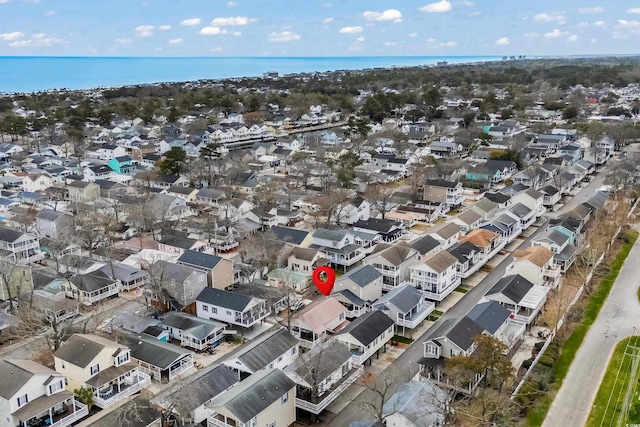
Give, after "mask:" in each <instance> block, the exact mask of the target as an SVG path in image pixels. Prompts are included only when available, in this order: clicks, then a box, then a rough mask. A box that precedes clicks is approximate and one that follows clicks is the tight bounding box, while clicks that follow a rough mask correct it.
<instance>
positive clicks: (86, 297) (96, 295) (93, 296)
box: [82, 285, 119, 305]
mask: <svg viewBox="0 0 640 427" xmlns="http://www.w3.org/2000/svg"><path fill="white" fill-rule="evenodd" d="M82 294H83V296H82V303H83V304H84V305H92V304H95V303H96V302H98V301H102V300H103V299H106V298H109V297H112V296H114V295H118V294H119V290H118V287H117V286H116V285H113V286H109V287H106V288H102V289H99V290H97V291H94V292H91V293H89V292H82Z"/></svg>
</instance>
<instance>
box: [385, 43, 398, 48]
mask: <svg viewBox="0 0 640 427" xmlns="http://www.w3.org/2000/svg"><path fill="white" fill-rule="evenodd" d="M384 45H385V46H389V47H395V46H398V43H397V42H384Z"/></svg>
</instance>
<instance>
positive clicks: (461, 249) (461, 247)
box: [447, 242, 480, 264]
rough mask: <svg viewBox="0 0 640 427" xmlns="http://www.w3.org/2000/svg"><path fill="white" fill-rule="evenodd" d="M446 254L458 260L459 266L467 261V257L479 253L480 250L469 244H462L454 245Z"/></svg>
mask: <svg viewBox="0 0 640 427" xmlns="http://www.w3.org/2000/svg"><path fill="white" fill-rule="evenodd" d="M447 252H449V253H450V254H451V255H453V256H454V257H456V258H458V261H459V262H460V263H461V264H464V263H465V262H467V261H469V257H470V256H471V254H472V253H474V252H476V253H477V252H480V249H479V248H478V247H477V246H476V245H474V244H473V243H471V242H462V243H456V244H455V245H453V246H451V247H450V248H449V249H447Z"/></svg>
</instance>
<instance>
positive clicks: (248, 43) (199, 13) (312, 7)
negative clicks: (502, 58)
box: [0, 0, 640, 56]
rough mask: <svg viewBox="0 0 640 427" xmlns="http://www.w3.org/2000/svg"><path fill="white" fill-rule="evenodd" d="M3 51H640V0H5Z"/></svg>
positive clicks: (0, 31) (1, 3)
mask: <svg viewBox="0 0 640 427" xmlns="http://www.w3.org/2000/svg"><path fill="white" fill-rule="evenodd" d="M0 22H1V23H2V25H1V26H0V55H2V56H6V55H17V56H20V55H34V56H40V55H51V56H92V55H95V56H380V55H382V56H404V55H417V56H432V55H433V56H445V55H447V56H449V55H472V56H475V55H529V56H537V55H600V54H638V53H640V48H639V47H640V0H609V1H607V2H604V1H600V2H598V1H596V2H590V1H576V0H536V1H531V0H526V1H525V0H471V1H467V0H463V1H457V0H439V1H433V0H424V1H414V0H405V1H397V0H396V1H387V0H344V1H338V0H336V1H331V0H324V1H316V0H271V1H268V0H230V1H229V0H0Z"/></svg>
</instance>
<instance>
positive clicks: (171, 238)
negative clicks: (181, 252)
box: [158, 234, 198, 249]
mask: <svg viewBox="0 0 640 427" xmlns="http://www.w3.org/2000/svg"><path fill="white" fill-rule="evenodd" d="M197 242H198V241H197V240H195V239H189V238H188V237H182V236H175V235H173V234H164V235H163V236H162V238H161V239H160V240H158V243H161V244H163V245H168V246H173V247H176V248H181V249H191V248H192V247H193V245H195V244H196V243H197Z"/></svg>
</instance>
